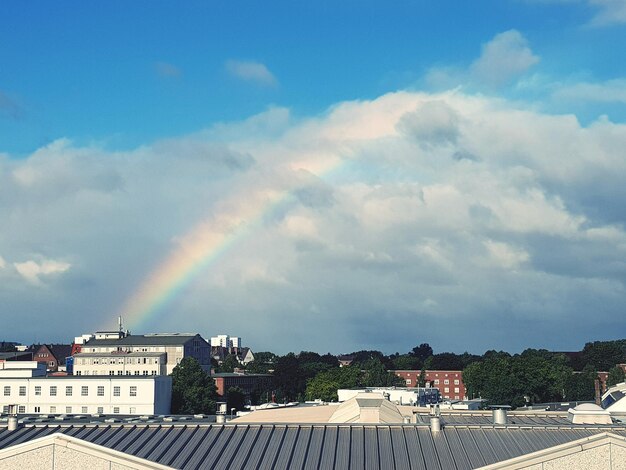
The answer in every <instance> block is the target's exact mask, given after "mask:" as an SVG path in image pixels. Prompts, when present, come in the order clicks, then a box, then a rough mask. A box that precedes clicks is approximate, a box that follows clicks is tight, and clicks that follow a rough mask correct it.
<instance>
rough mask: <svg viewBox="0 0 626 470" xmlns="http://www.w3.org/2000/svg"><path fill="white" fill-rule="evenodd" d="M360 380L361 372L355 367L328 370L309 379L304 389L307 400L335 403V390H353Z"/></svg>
mask: <svg viewBox="0 0 626 470" xmlns="http://www.w3.org/2000/svg"><path fill="white" fill-rule="evenodd" d="M360 380H361V370H360V369H359V368H358V367H356V366H348V367H341V368H339V367H338V368H335V369H329V370H327V371H324V372H320V373H319V374H317V375H316V376H315V377H313V378H312V379H310V380H309V381H308V383H307V387H306V398H307V399H308V400H317V399H320V400H323V401H337V390H338V389H340V388H355V387H357V386H358V385H359V383H360Z"/></svg>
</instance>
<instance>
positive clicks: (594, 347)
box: [582, 339, 626, 371]
mask: <svg viewBox="0 0 626 470" xmlns="http://www.w3.org/2000/svg"><path fill="white" fill-rule="evenodd" d="M582 354H583V358H584V362H585V364H586V365H590V366H593V367H594V368H595V369H596V370H607V371H608V370H609V369H610V368H612V367H614V366H615V365H616V364H623V363H624V362H626V339H620V340H616V341H595V342H593V343H587V344H585V347H584V348H583V351H582Z"/></svg>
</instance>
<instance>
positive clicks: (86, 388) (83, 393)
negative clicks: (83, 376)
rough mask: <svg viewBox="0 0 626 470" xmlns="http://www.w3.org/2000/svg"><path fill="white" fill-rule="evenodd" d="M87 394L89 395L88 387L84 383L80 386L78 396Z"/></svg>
mask: <svg viewBox="0 0 626 470" xmlns="http://www.w3.org/2000/svg"><path fill="white" fill-rule="evenodd" d="M88 395H89V387H87V386H86V385H83V386H82V387H80V396H81V397H86V396H88Z"/></svg>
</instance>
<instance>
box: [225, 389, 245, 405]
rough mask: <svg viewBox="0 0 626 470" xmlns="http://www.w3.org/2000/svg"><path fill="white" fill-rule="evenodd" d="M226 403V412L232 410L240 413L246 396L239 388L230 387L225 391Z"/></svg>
mask: <svg viewBox="0 0 626 470" xmlns="http://www.w3.org/2000/svg"><path fill="white" fill-rule="evenodd" d="M226 403H227V406H228V411H230V410H232V409H233V408H234V409H236V410H237V411H241V410H243V409H244V406H245V404H246V394H245V393H244V391H243V390H242V389H241V388H239V387H230V388H229V389H228V390H227V391H226Z"/></svg>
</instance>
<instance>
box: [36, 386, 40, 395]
mask: <svg viewBox="0 0 626 470" xmlns="http://www.w3.org/2000/svg"><path fill="white" fill-rule="evenodd" d="M35 395H36V396H38V397H40V396H41V385H35Z"/></svg>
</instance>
